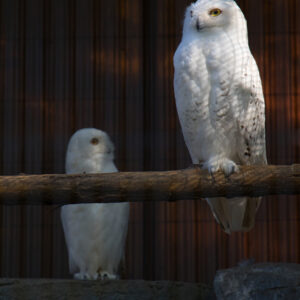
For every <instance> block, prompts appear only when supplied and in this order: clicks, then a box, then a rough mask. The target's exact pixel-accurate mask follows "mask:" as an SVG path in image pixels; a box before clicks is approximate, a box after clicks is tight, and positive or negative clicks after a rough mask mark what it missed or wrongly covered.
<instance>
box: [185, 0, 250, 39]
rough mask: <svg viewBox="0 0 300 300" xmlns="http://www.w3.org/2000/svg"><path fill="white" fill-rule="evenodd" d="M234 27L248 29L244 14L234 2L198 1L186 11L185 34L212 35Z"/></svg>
mask: <svg viewBox="0 0 300 300" xmlns="http://www.w3.org/2000/svg"><path fill="white" fill-rule="evenodd" d="M233 27H234V28H236V29H239V30H244V29H245V28H246V21H245V18H244V16H243V13H242V12H241V10H240V8H239V7H238V5H237V4H236V3H235V1H234V0H198V1H197V2H195V3H192V4H191V5H190V6H189V7H188V8H187V9H186V14H185V21H184V29H183V32H184V33H196V34H197V33H198V34H199V33H200V34H201V33H207V32H208V33H211V32H214V31H215V32H217V31H218V30H220V29H221V30H227V29H228V30H230V28H233Z"/></svg>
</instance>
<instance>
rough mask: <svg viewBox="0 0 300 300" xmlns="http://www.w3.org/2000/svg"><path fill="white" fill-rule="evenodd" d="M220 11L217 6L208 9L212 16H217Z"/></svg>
mask: <svg viewBox="0 0 300 300" xmlns="http://www.w3.org/2000/svg"><path fill="white" fill-rule="evenodd" d="M221 13H222V11H221V9H219V8H213V9H211V10H210V11H209V14H210V15H211V16H212V17H217V16H219V15H220V14H221Z"/></svg>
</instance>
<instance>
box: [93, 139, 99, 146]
mask: <svg viewBox="0 0 300 300" xmlns="http://www.w3.org/2000/svg"><path fill="white" fill-rule="evenodd" d="M91 144H92V145H98V144H99V139H97V138H93V139H91Z"/></svg>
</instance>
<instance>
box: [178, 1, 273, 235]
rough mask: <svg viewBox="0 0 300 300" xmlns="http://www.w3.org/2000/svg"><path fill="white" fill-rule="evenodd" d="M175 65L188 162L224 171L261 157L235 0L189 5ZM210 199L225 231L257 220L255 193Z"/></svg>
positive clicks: (259, 105)
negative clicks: (245, 195)
mask: <svg viewBox="0 0 300 300" xmlns="http://www.w3.org/2000/svg"><path fill="white" fill-rule="evenodd" d="M174 67H175V75H174V90H175V98H176V106H177V111H178V115H179V119H180V123H181V127H182V131H183V135H184V139H185V143H186V145H187V147H188V150H189V152H190V155H191V158H192V161H193V163H194V164H199V163H201V162H203V163H204V167H205V168H207V169H208V171H209V172H210V173H211V174H212V175H213V174H214V173H215V172H217V171H218V170H222V171H223V172H224V174H225V175H226V176H229V175H230V174H231V173H233V172H236V171H238V167H237V164H245V165H250V164H266V163H267V160H266V148H265V104H264V97H263V91H262V85H261V79H260V76H259V71H258V68H257V65H256V62H255V60H254V58H253V56H252V54H251V52H250V49H249V45H248V33H247V24H246V20H245V18H244V15H243V13H242V12H241V10H240V8H239V7H238V6H237V4H236V3H235V1H233V0H198V1H197V2H195V3H193V4H191V5H190V6H189V7H188V8H187V9H186V14H185V20H184V26H183V35H182V40H181V43H180V45H179V46H178V48H177V50H176V52H175V55H174ZM207 202H208V203H209V205H210V207H211V210H212V212H213V214H214V216H215V218H216V220H217V221H218V223H219V224H220V225H221V226H222V228H223V230H224V231H225V232H227V233H230V232H231V231H248V230H250V229H251V228H252V227H253V226H254V223H255V213H256V210H257V208H258V206H259V203H260V198H247V197H244V198H232V199H227V198H209V199H207Z"/></svg>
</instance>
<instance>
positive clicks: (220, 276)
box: [214, 263, 300, 300]
mask: <svg viewBox="0 0 300 300" xmlns="http://www.w3.org/2000/svg"><path fill="white" fill-rule="evenodd" d="M214 290H215V294H216V296H217V299H218V300H219V299H220V300H221V299H224V300H244V299H245V300H246V299H247V300H251V299H259V300H265V299H268V300H269V299H287V300H292V299H300V265H299V264H285V263H259V264H250V265H242V266H239V267H235V268H232V269H226V270H219V271H218V272H217V274H216V276H215V279H214Z"/></svg>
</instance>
